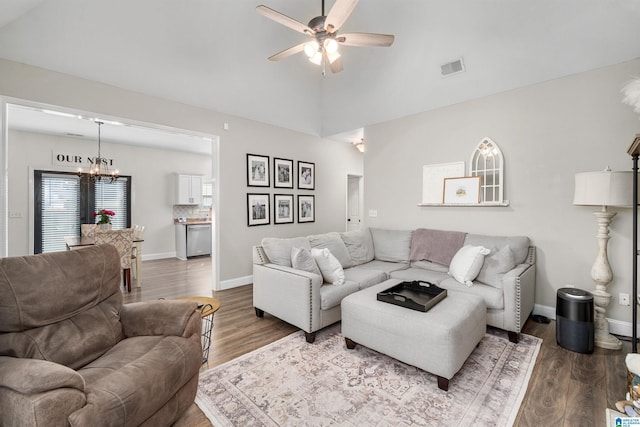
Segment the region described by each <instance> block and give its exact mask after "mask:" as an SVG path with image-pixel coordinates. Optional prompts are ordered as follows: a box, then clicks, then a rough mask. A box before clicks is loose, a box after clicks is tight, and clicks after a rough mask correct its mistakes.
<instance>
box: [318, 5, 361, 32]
mask: <svg viewBox="0 0 640 427" xmlns="http://www.w3.org/2000/svg"><path fill="white" fill-rule="evenodd" d="M357 4H358V0H336V2H335V3H334V5H333V7H332V8H331V10H330V11H329V13H327V19H326V20H325V21H324V28H325V30H327V32H328V33H330V34H331V33H335V32H336V31H338V30H339V29H340V27H342V24H344V23H345V21H346V20H347V18H349V15H351V12H353V8H355V7H356V5H357Z"/></svg>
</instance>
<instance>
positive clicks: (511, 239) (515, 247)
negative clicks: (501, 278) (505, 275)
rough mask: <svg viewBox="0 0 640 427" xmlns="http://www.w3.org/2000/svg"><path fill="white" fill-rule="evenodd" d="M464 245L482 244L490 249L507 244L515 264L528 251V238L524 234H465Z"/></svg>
mask: <svg viewBox="0 0 640 427" xmlns="http://www.w3.org/2000/svg"><path fill="white" fill-rule="evenodd" d="M464 244H465V245H472V246H484V247H485V248H488V249H491V250H500V249H502V248H503V247H505V246H507V245H508V246H509V247H510V248H511V250H512V251H513V257H514V259H513V261H514V262H515V265H518V264H522V263H523V262H524V261H525V260H526V259H527V254H528V253H529V245H530V244H531V243H530V241H529V238H528V237H526V236H508V237H507V236H484V235H481V234H467V237H466V238H465V241H464Z"/></svg>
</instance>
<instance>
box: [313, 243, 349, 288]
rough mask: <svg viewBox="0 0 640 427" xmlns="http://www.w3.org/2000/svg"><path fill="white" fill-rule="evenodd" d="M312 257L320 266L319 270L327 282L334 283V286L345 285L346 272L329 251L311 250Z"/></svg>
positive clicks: (325, 249)
mask: <svg viewBox="0 0 640 427" xmlns="http://www.w3.org/2000/svg"><path fill="white" fill-rule="evenodd" d="M311 256H313V259H314V260H315V261H316V264H318V268H320V271H321V272H322V277H323V278H324V281H325V282H329V283H332V284H334V285H343V284H344V270H343V269H342V265H340V261H338V259H337V258H336V257H334V256H333V255H332V254H331V252H330V251H329V249H327V248H324V249H317V248H313V249H311Z"/></svg>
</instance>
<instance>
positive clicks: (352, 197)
mask: <svg viewBox="0 0 640 427" xmlns="http://www.w3.org/2000/svg"><path fill="white" fill-rule="evenodd" d="M347 180H348V183H347V186H348V190H347V231H352V230H358V229H359V228H360V225H361V223H362V219H361V213H360V206H361V200H360V181H361V180H362V177H361V176H349V177H348V179H347Z"/></svg>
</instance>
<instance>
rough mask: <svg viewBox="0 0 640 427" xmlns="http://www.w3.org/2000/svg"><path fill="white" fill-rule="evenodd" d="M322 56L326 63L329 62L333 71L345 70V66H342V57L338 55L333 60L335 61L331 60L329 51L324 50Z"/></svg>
mask: <svg viewBox="0 0 640 427" xmlns="http://www.w3.org/2000/svg"><path fill="white" fill-rule="evenodd" d="M322 57H323V58H324V63H325V64H329V69H330V70H331V72H332V73H339V72H340V71H342V70H344V68H343V67H342V61H341V60H340V57H337V58H335V59H334V60H333V62H331V61H329V57H328V56H327V52H324V51H323V52H322Z"/></svg>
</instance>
